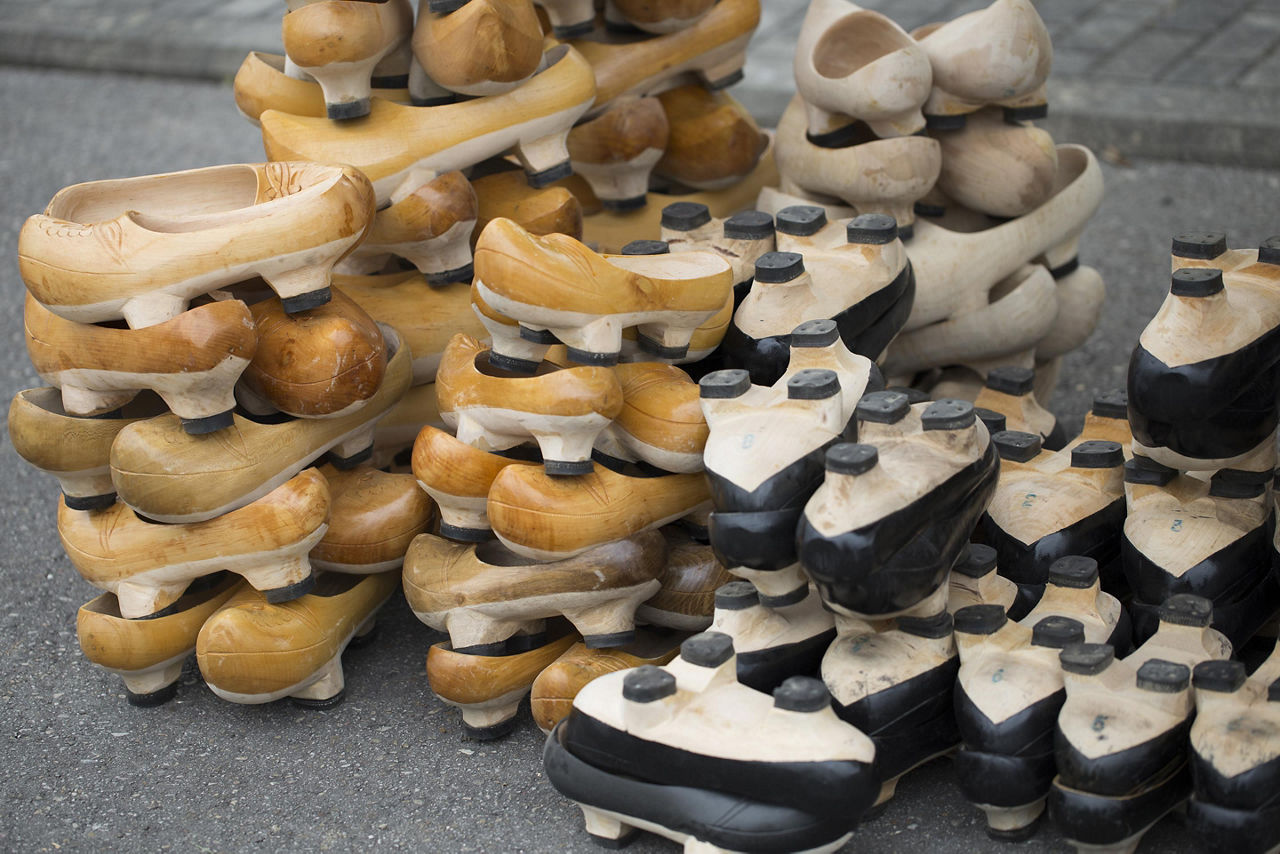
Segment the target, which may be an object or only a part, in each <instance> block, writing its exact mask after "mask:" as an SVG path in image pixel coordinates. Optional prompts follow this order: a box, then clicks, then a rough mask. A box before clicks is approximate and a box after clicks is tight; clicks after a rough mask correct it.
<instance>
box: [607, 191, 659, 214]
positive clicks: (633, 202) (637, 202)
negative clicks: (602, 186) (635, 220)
mask: <svg viewBox="0 0 1280 854" xmlns="http://www.w3.org/2000/svg"><path fill="white" fill-rule="evenodd" d="M647 204H649V196H648V194H647V193H646V194H645V195H643V196H632V197H631V198H629V199H601V200H600V206H601V207H603V208H604V209H605V210H607V211H618V212H625V211H638V210H640V209H641V208H642V207H644V206H645V205H647Z"/></svg>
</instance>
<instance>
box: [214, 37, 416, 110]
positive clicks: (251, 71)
mask: <svg viewBox="0 0 1280 854" xmlns="http://www.w3.org/2000/svg"><path fill="white" fill-rule="evenodd" d="M371 84H372V85H371V90H370V91H371V94H372V96H373V97H376V98H381V99H382V100H384V101H396V102H397V103H401V104H405V103H408V101H409V91H408V90H407V89H406V88H405V81H403V80H391V79H388V78H378V77H377V76H375V77H374V78H373V80H372V81H371ZM393 84H398V85H393ZM232 85H233V88H234V90H235V98H236V108H237V109H238V110H239V111H240V115H242V116H244V117H245V118H246V119H248V120H249V122H250V123H251V124H253V125H254V126H255V127H256V126H257V125H258V117H259V116H261V115H262V114H263V113H264V112H266V111H267V110H279V111H280V112H282V113H289V114H290V115H294V116H315V117H316V118H324V117H325V115H326V114H327V110H326V107H325V103H324V91H323V90H322V89H321V88H320V84H319V83H316V82H314V81H311V80H299V79H297V78H296V77H291V76H289V75H288V74H286V73H285V57H283V56H280V55H279V54H274V53H263V52H260V51H250V52H249V54H248V55H247V56H245V58H244V62H242V63H240V68H239V69H238V70H237V71H236V77H235V81H234V82H233V84H232Z"/></svg>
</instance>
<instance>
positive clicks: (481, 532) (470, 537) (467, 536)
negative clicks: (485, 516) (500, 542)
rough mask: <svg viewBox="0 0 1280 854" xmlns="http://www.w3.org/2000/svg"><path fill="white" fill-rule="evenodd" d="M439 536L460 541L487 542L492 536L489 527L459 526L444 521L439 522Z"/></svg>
mask: <svg viewBox="0 0 1280 854" xmlns="http://www.w3.org/2000/svg"><path fill="white" fill-rule="evenodd" d="M440 536H442V537H444V538H446V539H449V540H457V541H458V542H460V543H487V542H488V541H489V540H492V539H493V538H494V535H493V530H492V529H490V528H460V527H458V526H457V525H446V524H445V523H444V522H441V523H440Z"/></svg>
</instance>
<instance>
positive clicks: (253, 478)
mask: <svg viewBox="0 0 1280 854" xmlns="http://www.w3.org/2000/svg"><path fill="white" fill-rule="evenodd" d="M382 334H383V337H384V338H385V339H386V342H387V351H388V353H390V354H391V357H390V360H389V361H388V362H387V370H386V374H385V375H384V376H383V380H382V385H381V387H380V388H379V389H378V391H377V393H376V394H374V396H373V397H371V398H370V399H369V400H368V401H366V402H365V405H364V406H362V407H360V408H359V409H357V410H355V411H354V412H351V413H349V414H347V415H342V416H338V417H335V418H323V419H314V418H305V419H303V418H299V419H293V420H289V421H284V422H279V420H278V419H268V420H253V419H250V418H247V417H245V416H243V415H240V414H236V415H234V416H233V423H232V425H231V426H230V427H228V428H226V429H225V430H223V431H220V432H219V433H215V434H213V435H211V436H207V437H206V436H188V435H187V434H185V433H184V432H183V430H182V427H181V424H180V422H179V420H178V418H177V417H175V416H173V415H161V416H159V417H158V418H152V419H150V420H147V421H140V422H138V423H135V424H131V425H129V426H128V427H125V428H124V429H123V430H121V431H120V433H119V435H118V436H116V439H115V442H114V443H113V444H112V446H111V480H112V482H113V483H114V484H115V487H116V491H117V492H118V493H119V495H120V500H121V501H123V502H124V503H126V504H128V505H129V506H130V507H132V508H133V509H134V510H136V511H137V512H139V513H141V514H142V515H144V516H146V517H147V518H148V519H154V520H156V521H159V522H202V521H205V520H207V519H213V518H214V517H215V516H220V515H222V514H225V513H228V512H230V511H232V510H235V509H236V508H238V507H243V506H245V505H246V504H248V503H250V502H252V501H255V500H257V499H258V498H261V497H262V496H264V495H266V494H267V493H268V492H270V491H271V490H272V489H274V488H275V487H276V486H277V485H279V484H282V483H284V482H285V481H287V480H288V479H289V478H291V477H293V476H294V475H296V474H297V473H298V472H300V471H301V470H302V469H304V468H305V467H306V466H308V465H309V464H310V463H312V462H313V461H314V460H316V459H318V458H319V457H320V456H321V455H322V454H324V453H325V452H326V451H332V456H333V457H334V458H335V459H334V462H335V464H338V465H340V466H346V467H347V468H351V467H352V466H354V465H356V464H357V463H359V462H362V461H363V460H364V459H366V458H367V456H368V455H369V453H370V450H371V444H372V439H373V428H374V425H375V424H377V422H378V420H379V419H380V418H381V417H382V416H383V415H385V414H386V413H387V411H388V410H389V409H390V408H391V407H392V406H393V405H394V404H395V403H396V402H397V401H398V400H399V399H400V397H401V396H402V395H403V394H404V392H405V390H406V389H407V388H408V387H409V351H408V348H407V347H404V346H403V345H402V344H401V343H400V340H399V336H397V335H396V333H395V330H393V329H391V328H390V327H383V329H382Z"/></svg>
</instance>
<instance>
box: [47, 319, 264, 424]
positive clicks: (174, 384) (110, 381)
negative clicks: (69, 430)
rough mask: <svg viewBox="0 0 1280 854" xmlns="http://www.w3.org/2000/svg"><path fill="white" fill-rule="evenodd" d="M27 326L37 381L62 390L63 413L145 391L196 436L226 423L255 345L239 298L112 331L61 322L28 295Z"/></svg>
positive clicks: (93, 411) (105, 406)
mask: <svg viewBox="0 0 1280 854" xmlns="http://www.w3.org/2000/svg"><path fill="white" fill-rule="evenodd" d="M24 327H25V330H24V331H25V332H26V339H27V355H28V356H30V357H31V362H32V364H33V365H34V366H35V369H36V373H38V374H39V375H40V377H41V379H43V380H44V381H45V382H47V383H50V384H51V385H54V386H57V387H58V388H59V389H61V392H62V407H63V410H64V411H66V412H69V413H70V414H72V415H99V414H103V413H108V412H111V411H112V410H114V409H116V408H118V407H120V406H122V405H124V404H126V403H128V402H129V401H130V400H132V399H133V397H134V395H136V394H137V393H138V392H139V391H140V390H142V389H144V388H148V389H151V390H153V391H155V392H156V394H158V395H160V397H161V398H162V399H163V400H164V402H165V404H166V405H167V406H168V407H169V409H170V410H172V411H173V413H174V414H175V415H177V416H178V418H179V419H181V424H182V428H183V429H184V430H186V431H187V432H188V433H193V434H203V433H210V432H214V431H217V430H221V429H224V428H226V427H227V426H228V425H229V424H230V422H231V410H232V409H234V408H235V397H234V393H233V389H234V387H235V383H236V380H237V379H239V377H240V375H241V374H242V373H243V372H244V370H245V369H246V368H247V367H248V365H249V362H250V359H252V358H253V356H254V352H255V350H256V348H257V337H256V335H255V333H254V329H253V321H252V319H251V317H250V314H249V309H248V308H246V307H245V305H244V303H241V302H238V301H236V300H225V301H222V302H217V303H212V304H209V305H203V306H199V307H197V308H194V309H191V310H190V311H187V312H184V313H182V314H180V315H179V316H177V317H175V318H173V319H172V320H168V321H165V322H163V323H160V324H158V325H156V326H150V327H147V328H145V329H128V328H124V329H116V328H111V327H106V326H95V325H93V324H88V323H76V322H75V321H71V320H66V319H65V318H62V317H59V316H58V315H56V314H54V313H53V312H51V311H49V310H47V309H46V308H45V307H44V306H42V305H41V304H40V303H38V302H36V300H35V298H34V297H32V296H31V295H30V294H28V295H27V299H26V311H25V315H24Z"/></svg>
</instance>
